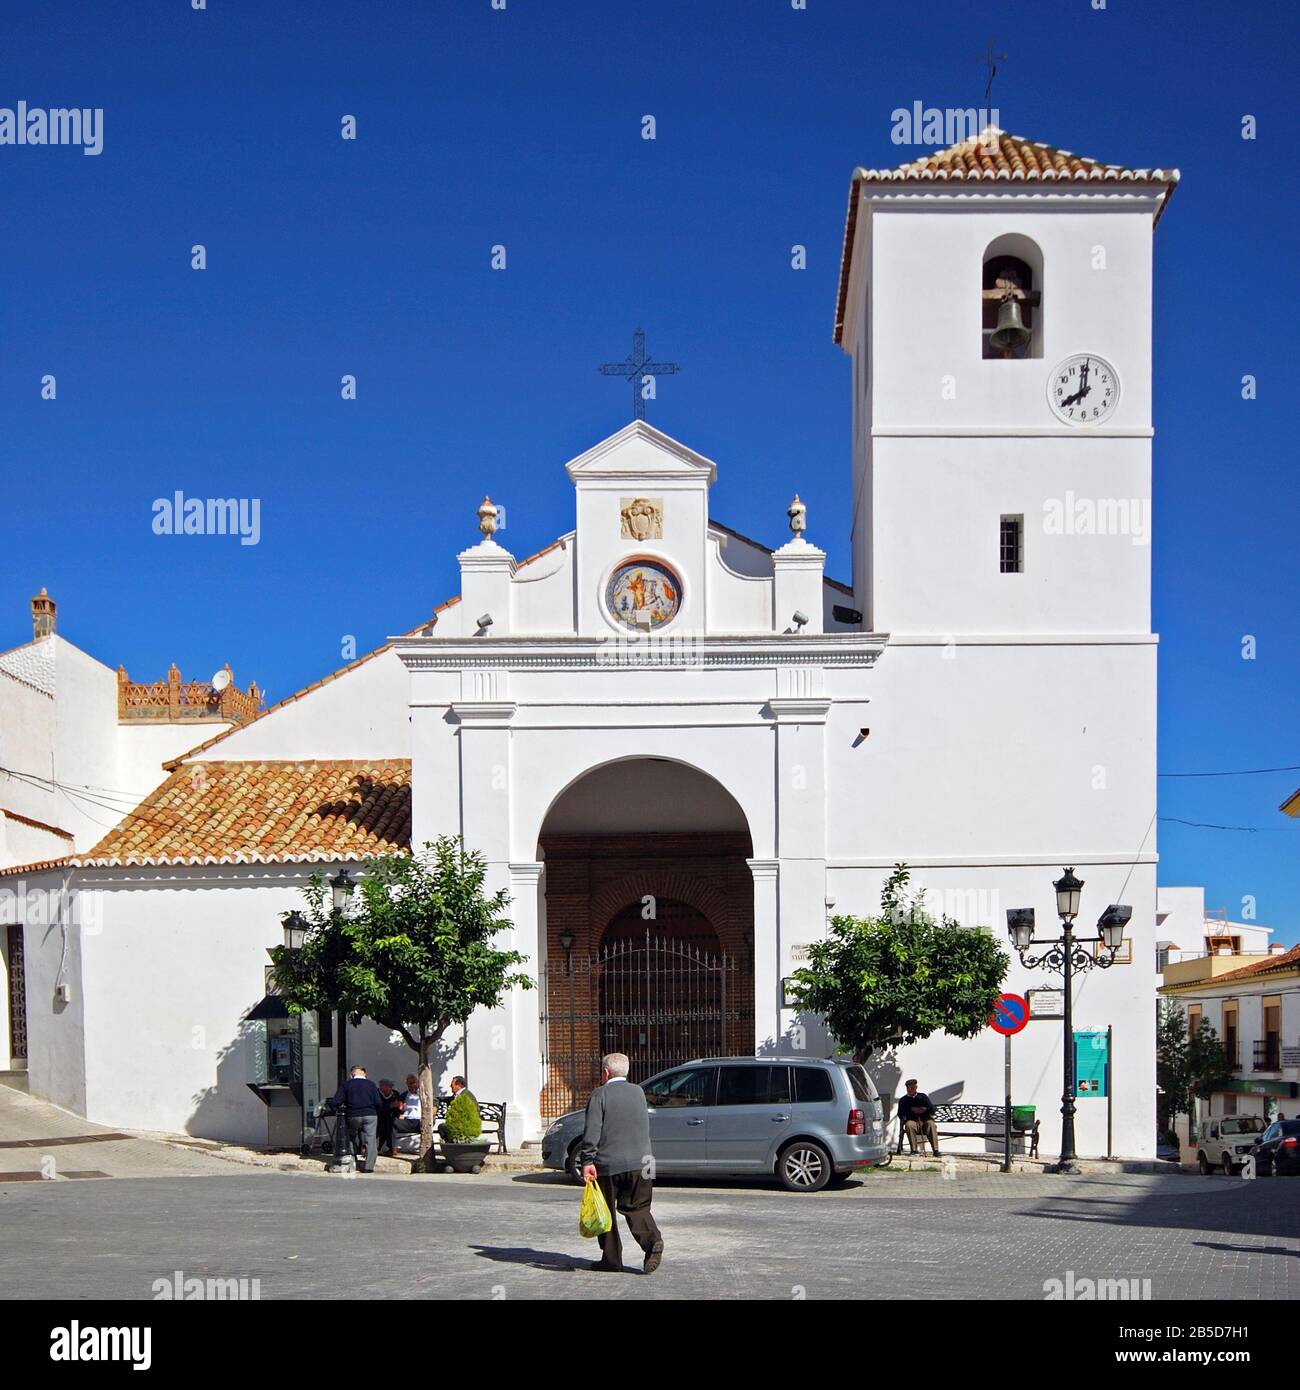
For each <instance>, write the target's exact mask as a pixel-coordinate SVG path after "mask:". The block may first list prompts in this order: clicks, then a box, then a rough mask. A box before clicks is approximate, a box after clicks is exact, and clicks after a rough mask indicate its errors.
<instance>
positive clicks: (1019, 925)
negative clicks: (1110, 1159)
mask: <svg viewBox="0 0 1300 1390" xmlns="http://www.w3.org/2000/svg"><path fill="white" fill-rule="evenodd" d="M1052 887H1053V888H1054V889H1055V890H1056V915H1057V916H1058V917H1059V918H1060V919H1061V935H1060V936H1059V937H1056V938H1050V937H1049V938H1047V939H1045V940H1039V939H1038V938H1037V937H1035V936H1034V909H1033V908H1032V907H1011V908H1008V909H1007V933H1008V934H1009V935H1010V937H1011V944H1012V945H1013V946H1014V947H1015V948H1016V953H1017V954H1018V955H1019V956H1020V963H1021V965H1023V966H1025V968H1026V969H1029V970H1036V969H1038V968H1039V967H1042V968H1043V969H1045V970H1054V971H1056V973H1057V974H1059V975H1061V976H1062V977H1063V980H1064V990H1063V993H1064V997H1065V1007H1064V1008H1063V1010H1062V1013H1063V1015H1064V1028H1063V1033H1064V1036H1063V1039H1062V1044H1061V1048H1062V1053H1063V1060H1064V1066H1063V1070H1064V1082H1065V1084H1064V1089H1063V1091H1062V1094H1061V1157H1060V1161H1059V1162H1058V1163H1057V1164H1056V1165H1055V1167H1054V1168H1053V1169H1052V1170H1051V1171H1052V1172H1056V1173H1078V1171H1079V1166H1078V1164H1077V1163H1076V1162H1075V1157H1076V1156H1075V1152H1074V1089H1075V1088H1074V1081H1075V1078H1074V998H1073V994H1074V976H1075V972H1076V971H1077V972H1079V973H1080V974H1082V973H1083V972H1084V971H1086V970H1091V969H1092V967H1093V966H1094V965H1097V966H1100V967H1101V968H1102V969H1103V970H1106V969H1109V968H1110V966H1112V965H1114V964H1115V953H1116V952H1117V951H1118V950H1119V948H1120V946H1121V945H1122V944H1123V941H1124V928H1125V926H1127V925H1128V921H1129V918H1130V917H1132V916H1133V909H1132V908H1131V907H1126V906H1124V905H1123V904H1122V903H1111V905H1110V906H1109V907H1108V908H1107V909H1106V911H1105V912H1103V913H1102V914H1101V917H1100V918H1099V919H1098V921H1097V935H1096V936H1095V937H1077V936H1075V935H1074V919H1075V918H1076V917H1077V916H1078V915H1079V906H1080V904H1081V902H1082V899H1083V880H1082V879H1080V878H1076V877H1075V873H1074V870H1073V869H1065V870H1064V871H1063V872H1062V874H1061V877H1060V878H1059V879H1057V880H1056V882H1055V883H1054V884H1053V885H1052ZM1092 943H1095V944H1096V945H1098V946H1100V947H1102V950H1100V951H1096V950H1095V951H1093V952H1092V953H1089V952H1087V951H1085V950H1084V949H1083V948H1084V946H1085V945H1088V944H1092ZM1036 946H1037V947H1041V948H1043V949H1041V950H1039V951H1037V952H1035V951H1034V947H1036Z"/></svg>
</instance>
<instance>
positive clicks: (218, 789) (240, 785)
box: [76, 758, 411, 866]
mask: <svg viewBox="0 0 1300 1390" xmlns="http://www.w3.org/2000/svg"><path fill="white" fill-rule="evenodd" d="M410 844H411V764H410V762H409V761H408V760H407V759H405V758H388V759H379V760H374V761H369V762H364V761H363V762H346V761H332V762H201V763H194V764H191V765H190V766H187V767H184V768H181V769H179V770H178V771H176V772H173V773H172V775H171V776H170V777H169V778H168V779H167V781H166V782H164V783H163V784H162V786H160V787H159V788H158V789H157V790H156V791H154V792H152V793H151V794H150V795H149V796H148V797H146V798H145V800H144V801H142V802H141V803H140V805H139V806H138V807H137V808H136V809H135V810H134V811H132V812H130V813H129V814H128V815H127V816H126V817H125V819H124V820H123V821H122V822H121V824H120V825H118V826H117V827H115V828H114V829H113V830H111V831H109V833H108V834H107V835H105V836H104V838H103V839H102V840H100V842H99V843H98V844H97V845H95V846H94V848H93V849H91V850H89V851H87V853H86V854H84V855H82V856H80V857H78V859H77V860H76V863H77V864H79V865H96V866H98V865H114V864H216V863H235V864H249V863H260V864H266V863H296V862H301V861H311V860H337V859H364V858H367V857H368V856H371V855H378V854H392V853H396V852H399V851H405V850H409V849H410Z"/></svg>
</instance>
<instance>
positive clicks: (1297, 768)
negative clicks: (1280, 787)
mask: <svg viewBox="0 0 1300 1390" xmlns="http://www.w3.org/2000/svg"><path fill="white" fill-rule="evenodd" d="M1266 772H1300V763H1295V764H1293V765H1292V766H1291V767H1247V768H1243V769H1241V771H1239V772H1157V773H1156V776H1157V777H1259V776H1261V775H1262V774H1264V773H1266Z"/></svg>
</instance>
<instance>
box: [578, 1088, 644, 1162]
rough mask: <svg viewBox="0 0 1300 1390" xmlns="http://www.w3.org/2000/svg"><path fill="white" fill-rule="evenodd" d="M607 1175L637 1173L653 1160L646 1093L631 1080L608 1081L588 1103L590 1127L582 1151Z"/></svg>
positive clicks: (582, 1155) (583, 1140)
mask: <svg viewBox="0 0 1300 1390" xmlns="http://www.w3.org/2000/svg"><path fill="white" fill-rule="evenodd" d="M580 1153H581V1157H582V1161H583V1162H584V1163H594V1164H595V1165H596V1171H597V1172H598V1173H599V1174H600V1175H601V1177H605V1176H607V1175H612V1174H614V1173H634V1172H638V1171H639V1170H640V1169H642V1168H644V1167H645V1166H646V1164H647V1163H648V1162H649V1161H650V1117H649V1115H648V1114H647V1113H646V1103H645V1092H644V1091H643V1090H642V1089H641V1088H640V1086H636V1085H634V1084H633V1083H632V1082H630V1081H617V1080H616V1081H607V1082H606V1083H605V1084H604V1085H603V1086H597V1087H596V1089H595V1090H594V1091H593V1092H592V1093H591V1099H590V1100H589V1101H588V1102H587V1128H586V1130H585V1132H584V1133H583V1136H582V1148H581V1150H580Z"/></svg>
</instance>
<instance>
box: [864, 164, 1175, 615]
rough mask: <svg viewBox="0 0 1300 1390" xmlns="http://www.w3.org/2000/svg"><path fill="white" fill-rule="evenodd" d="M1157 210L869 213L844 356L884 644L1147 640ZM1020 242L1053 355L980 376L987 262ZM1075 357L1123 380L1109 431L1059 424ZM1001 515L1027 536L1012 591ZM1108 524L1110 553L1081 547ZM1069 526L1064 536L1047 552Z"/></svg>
mask: <svg viewBox="0 0 1300 1390" xmlns="http://www.w3.org/2000/svg"><path fill="white" fill-rule="evenodd" d="M1154 208H1155V201H1154V199H1153V198H1152V197H1151V196H1149V195H1137V196H1131V195H1125V196H1123V197H1116V196H1114V194H1113V190H1111V191H1108V192H1104V193H1102V194H1101V195H1100V196H1098V192H1097V190H1091V189H1082V190H1063V189H1060V188H1050V189H1049V188H1047V187H1046V186H1044V187H1042V188H1035V187H1031V186H1027V185H1025V184H1023V183H1018V184H1008V185H1006V186H1005V187H999V188H990V187H989V186H987V185H981V186H979V187H975V186H971V187H970V188H968V189H964V190H963V189H960V188H956V187H954V186H951V185H949V186H945V187H943V188H942V189H940V188H937V186H933V185H932V186H927V188H925V189H924V190H919V191H918V190H903V189H901V188H900V187H897V186H887V187H886V188H885V189H884V190H883V191H881V192H878V193H873V194H872V195H871V196H870V197H868V198H864V200H863V203H862V204H861V207H860V213H859V219H858V229H857V235H856V239H855V247H854V256H853V266H852V272H851V276H850V287H849V291H850V292H849V305H850V311H851V312H850V318H849V321H848V322H847V324H846V329H845V339H844V347H845V350H846V351H848V352H851V353H852V355H853V358H854V390H855V393H857V392H860V391H861V390H862V389H863V385H864V382H865V389H866V392H867V398H866V400H865V401H860V402H859V403H858V408H857V410H856V411H855V420H856V421H857V429H856V431H855V438H854V467H853V487H854V496H853V516H854V584H855V592H856V595H857V599H858V603H857V606H858V607H859V608H862V609H863V610H864V611H865V612H866V613H867V615H868V622H869V624H870V626H871V627H872V628H873V629H874V630H876V631H888V632H891V633H894V634H900V633H940V634H944V633H954V632H956V633H963V632H965V633H974V632H985V633H993V632H1045V631H1056V632H1144V631H1146V630H1147V629H1148V627H1149V605H1150V594H1149V566H1150V546H1149V538H1150V523H1151V516H1150V503H1151V476H1150V433H1151V297H1152V296H1151V288H1152V214H1153V212H1154ZM1007 233H1017V234H1019V235H1022V236H1025V237H1028V238H1029V239H1031V240H1032V241H1033V242H1034V243H1036V245H1037V246H1038V248H1039V249H1040V250H1041V252H1042V260H1043V288H1042V304H1041V306H1040V307H1039V308H1038V309H1036V310H1035V313H1036V314H1037V315H1038V316H1039V319H1040V324H1041V336H1042V345H1043V352H1042V356H1041V357H1036V358H1028V359H1024V360H1018V361H1002V360H997V361H986V360H984V359H983V357H982V355H981V338H980V308H981V305H980V298H979V292H980V285H981V272H982V265H983V256H984V252H985V249H986V248H987V247H988V246H989V245H990V243H991V242H993V241H994V240H995V239H997V238H998V237H1000V236H1003V235H1005V234H1007ZM1075 352H1091V353H1097V354H1099V355H1101V356H1103V357H1105V358H1106V359H1107V360H1108V361H1109V362H1110V363H1111V364H1112V365H1113V366H1114V368H1115V369H1116V371H1117V373H1118V375H1119V378H1120V382H1121V395H1120V401H1119V405H1118V409H1117V411H1116V413H1115V415H1114V417H1113V418H1112V419H1111V421H1109V422H1108V424H1107V425H1105V426H1098V427H1093V428H1089V429H1086V430H1079V429H1074V428H1072V427H1070V426H1066V425H1062V424H1060V423H1059V422H1057V421H1056V419H1055V417H1054V416H1053V415H1052V414H1051V412H1050V410H1049V407H1048V400H1047V388H1048V381H1049V377H1050V374H1051V371H1052V369H1053V368H1054V367H1055V365H1056V364H1057V363H1058V362H1059V361H1060V360H1061V359H1062V358H1063V357H1065V356H1067V355H1069V354H1071V353H1075ZM1090 508H1092V509H1094V510H1093V512H1092V513H1091V515H1092V516H1093V517H1094V520H1091V521H1090V520H1089V515H1090V512H1089V509H1090ZM1096 509H1100V511H1099V513H1098V511H1097V510H1096ZM1002 514H1012V515H1017V514H1018V515H1023V516H1024V519H1025V572H1024V573H1023V574H1020V575H1002V574H1000V573H999V565H998V523H999V518H1000V516H1001V515H1002ZM1098 514H1100V516H1101V517H1102V518H1106V519H1108V520H1104V521H1103V523H1102V524H1103V525H1108V526H1109V528H1110V533H1109V534H1104V535H1100V534H1085V531H1086V530H1087V529H1088V528H1089V527H1094V528H1095V527H1096V525H1097V524H1098V523H1097V521H1096V520H1095V517H1096V516H1097V515H1098ZM1062 515H1064V516H1066V517H1068V518H1069V519H1068V520H1066V521H1065V523H1064V529H1065V532H1066V533H1065V534H1053V530H1054V529H1055V528H1056V527H1057V526H1058V524H1059V522H1058V518H1060V517H1061V516H1062Z"/></svg>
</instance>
